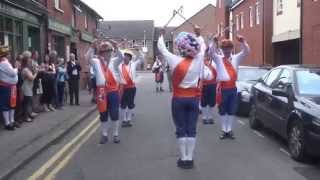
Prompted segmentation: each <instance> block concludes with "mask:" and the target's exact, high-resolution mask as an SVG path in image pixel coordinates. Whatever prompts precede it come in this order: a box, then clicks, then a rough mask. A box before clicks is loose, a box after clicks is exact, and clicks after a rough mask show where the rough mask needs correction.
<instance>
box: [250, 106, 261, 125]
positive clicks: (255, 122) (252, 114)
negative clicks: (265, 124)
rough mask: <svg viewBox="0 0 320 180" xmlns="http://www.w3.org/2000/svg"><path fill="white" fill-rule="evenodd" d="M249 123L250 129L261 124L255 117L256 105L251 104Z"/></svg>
mask: <svg viewBox="0 0 320 180" xmlns="http://www.w3.org/2000/svg"><path fill="white" fill-rule="evenodd" d="M249 125H250V127H251V128H252V129H258V128H260V127H261V126H262V124H261V122H260V121H259V120H258V118H257V107H256V105H255V104H252V106H251V110H250V115H249Z"/></svg>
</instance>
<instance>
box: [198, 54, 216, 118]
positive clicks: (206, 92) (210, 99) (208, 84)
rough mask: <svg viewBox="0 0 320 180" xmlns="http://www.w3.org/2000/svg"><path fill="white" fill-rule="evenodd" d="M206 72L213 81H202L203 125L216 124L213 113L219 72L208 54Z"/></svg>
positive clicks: (205, 62)
mask: <svg viewBox="0 0 320 180" xmlns="http://www.w3.org/2000/svg"><path fill="white" fill-rule="evenodd" d="M204 64H205V66H204V71H206V72H207V73H209V74H211V77H212V78H211V79H209V80H203V81H202V85H203V86H202V93H201V109H202V120H203V124H214V120H213V112H214V106H215V105H216V88H217V80H216V77H217V71H216V67H215V64H214V62H213V61H212V59H211V58H210V57H209V55H208V51H207V52H206V57H205V61H204Z"/></svg>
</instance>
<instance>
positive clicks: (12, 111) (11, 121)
mask: <svg viewBox="0 0 320 180" xmlns="http://www.w3.org/2000/svg"><path fill="white" fill-rule="evenodd" d="M14 112H15V110H14V109H11V110H10V123H14Z"/></svg>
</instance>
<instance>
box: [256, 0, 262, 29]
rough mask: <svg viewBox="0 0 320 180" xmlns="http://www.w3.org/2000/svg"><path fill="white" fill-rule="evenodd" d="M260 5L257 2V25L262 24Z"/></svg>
mask: <svg viewBox="0 0 320 180" xmlns="http://www.w3.org/2000/svg"><path fill="white" fill-rule="evenodd" d="M260 11H261V10H260V3H259V1H258V2H256V25H259V24H260V16H261V12H260Z"/></svg>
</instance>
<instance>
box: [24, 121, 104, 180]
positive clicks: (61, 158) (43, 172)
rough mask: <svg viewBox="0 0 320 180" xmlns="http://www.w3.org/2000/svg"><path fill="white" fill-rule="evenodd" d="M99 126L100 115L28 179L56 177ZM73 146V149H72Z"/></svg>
mask: <svg viewBox="0 0 320 180" xmlns="http://www.w3.org/2000/svg"><path fill="white" fill-rule="evenodd" d="M98 127H99V117H96V118H95V119H94V120H93V121H92V122H91V123H90V124H89V125H88V126H87V127H86V128H85V129H83V130H82V131H81V132H80V133H79V134H78V135H77V136H76V137H75V138H73V139H72V141H70V142H69V143H67V144H66V145H65V146H63V148H62V149H60V150H59V151H58V152H57V153H56V154H55V155H54V156H52V157H51V158H50V159H49V160H48V161H47V162H46V163H45V164H44V165H42V166H41V167H40V168H39V169H38V170H37V171H36V172H34V173H33V174H32V175H31V176H30V177H29V178H28V180H38V179H44V180H52V179H55V176H56V175H57V174H58V173H59V171H60V170H61V169H63V168H64V167H65V166H66V165H67V164H68V162H69V161H70V160H71V158H72V157H73V156H74V155H75V153H76V152H77V151H78V150H79V149H80V147H81V146H82V145H83V144H84V143H85V142H86V141H87V140H88V139H89V138H90V137H91V136H92V135H93V133H95V132H96V131H97V129H98ZM71 148H72V150H70V149H71ZM55 164H56V165H55ZM50 169H52V170H50ZM49 170H50V171H49ZM48 171H49V172H48Z"/></svg>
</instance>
